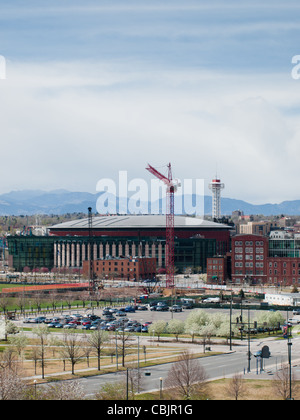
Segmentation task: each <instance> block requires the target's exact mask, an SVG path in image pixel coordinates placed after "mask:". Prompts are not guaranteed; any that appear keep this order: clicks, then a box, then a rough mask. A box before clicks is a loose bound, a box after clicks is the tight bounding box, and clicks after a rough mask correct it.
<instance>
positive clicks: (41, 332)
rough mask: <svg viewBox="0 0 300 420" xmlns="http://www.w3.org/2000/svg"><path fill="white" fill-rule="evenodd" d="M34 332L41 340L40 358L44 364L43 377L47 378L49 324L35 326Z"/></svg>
mask: <svg viewBox="0 0 300 420" xmlns="http://www.w3.org/2000/svg"><path fill="white" fill-rule="evenodd" d="M32 332H33V333H34V334H36V335H37V336H38V338H39V340H40V359H41V365H42V378H43V379H44V378H45V351H46V346H47V345H48V342H47V339H48V335H49V334H50V332H49V329H48V327H47V325H40V326H38V327H36V328H33V330H32Z"/></svg>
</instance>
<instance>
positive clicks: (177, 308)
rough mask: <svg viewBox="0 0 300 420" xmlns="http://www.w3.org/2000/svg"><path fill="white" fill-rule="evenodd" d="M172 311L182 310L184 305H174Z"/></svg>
mask: <svg viewBox="0 0 300 420" xmlns="http://www.w3.org/2000/svg"><path fill="white" fill-rule="evenodd" d="M170 311H171V312H182V306H180V305H173V306H171V308H170Z"/></svg>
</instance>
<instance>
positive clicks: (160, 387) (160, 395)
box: [159, 377, 163, 400]
mask: <svg viewBox="0 0 300 420" xmlns="http://www.w3.org/2000/svg"><path fill="white" fill-rule="evenodd" d="M162 382H163V378H162V377H160V378H159V399H160V400H162Z"/></svg>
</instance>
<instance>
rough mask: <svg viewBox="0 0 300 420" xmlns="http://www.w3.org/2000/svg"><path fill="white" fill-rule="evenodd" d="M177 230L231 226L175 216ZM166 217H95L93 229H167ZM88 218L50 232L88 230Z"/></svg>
mask: <svg viewBox="0 0 300 420" xmlns="http://www.w3.org/2000/svg"><path fill="white" fill-rule="evenodd" d="M174 226H175V228H189V227H191V228H197V227H198V228H209V229H220V228H221V229H222V228H223V229H229V228H230V226H228V225H225V224H221V223H215V222H211V221H208V220H203V219H200V218H198V217H191V216H174ZM165 227H166V216H165V215H114V216H93V219H92V228H93V229H100V228H104V229H105V228H120V229H122V228H165ZM88 228H89V221H88V218H85V219H78V220H72V221H70V222H64V223H59V224H57V225H53V226H51V227H50V231H51V230H52V229H53V230H57V229H59V230H60V229H88Z"/></svg>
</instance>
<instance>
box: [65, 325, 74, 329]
mask: <svg viewBox="0 0 300 420" xmlns="http://www.w3.org/2000/svg"><path fill="white" fill-rule="evenodd" d="M63 328H65V329H72V328H77V324H66V325H64V326H63Z"/></svg>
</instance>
